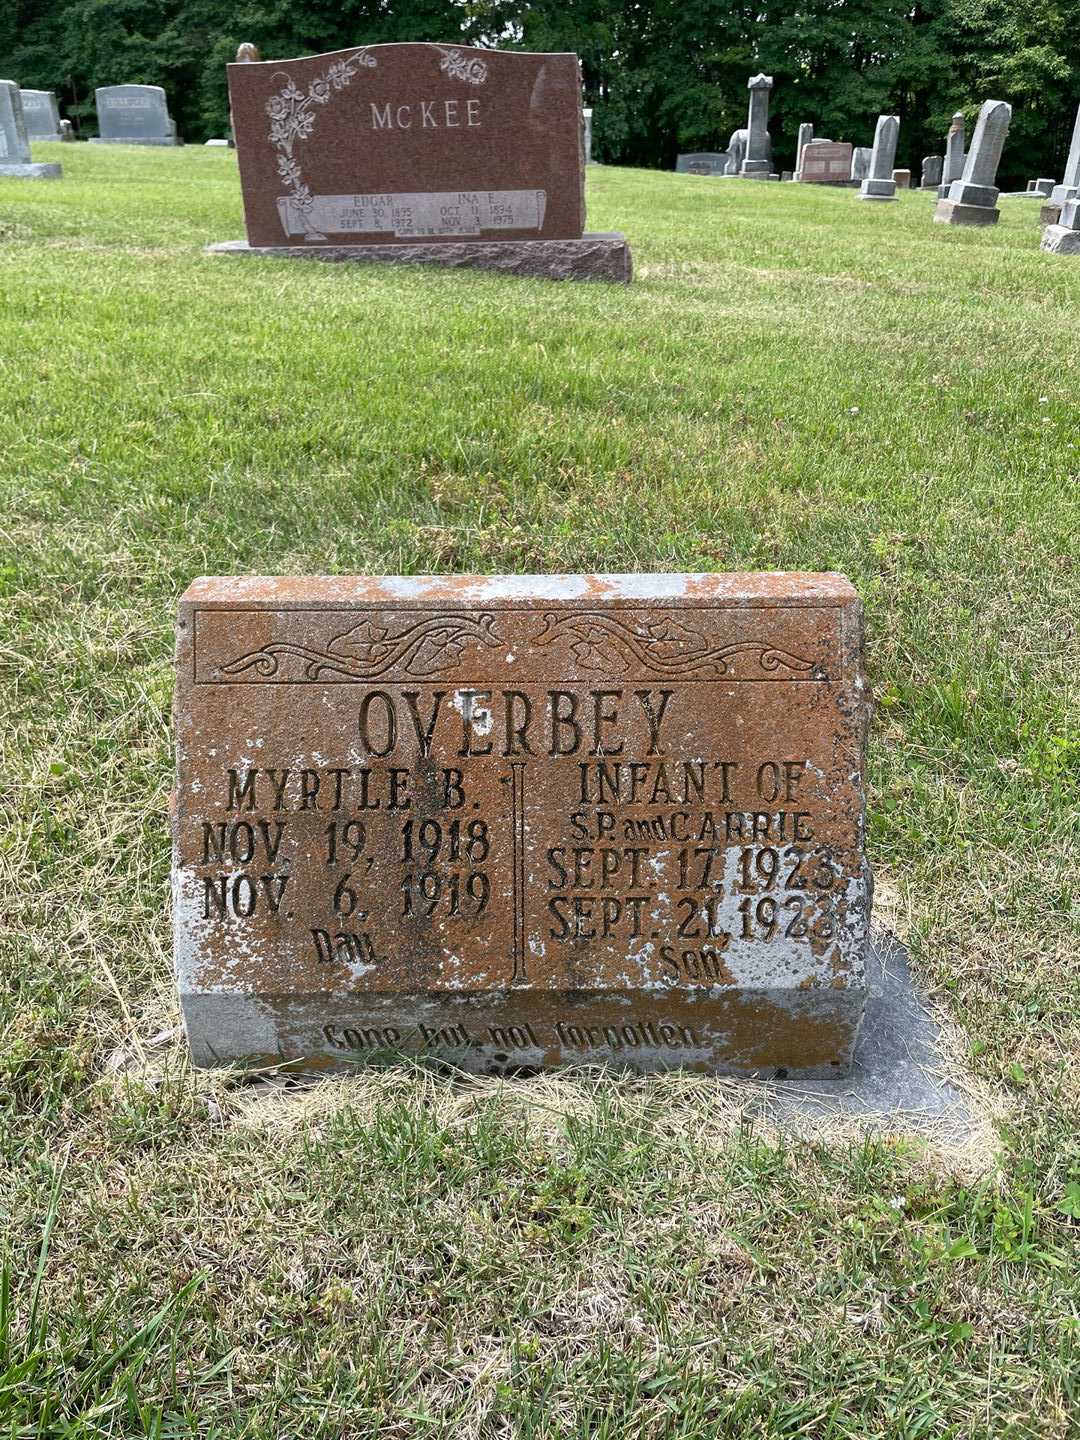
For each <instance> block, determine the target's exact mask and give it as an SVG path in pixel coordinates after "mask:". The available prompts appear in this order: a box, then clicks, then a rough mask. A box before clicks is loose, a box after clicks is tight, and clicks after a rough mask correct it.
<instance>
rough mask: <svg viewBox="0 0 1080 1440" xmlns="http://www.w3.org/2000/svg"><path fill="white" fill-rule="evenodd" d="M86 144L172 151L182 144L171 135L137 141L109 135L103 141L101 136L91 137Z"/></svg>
mask: <svg viewBox="0 0 1080 1440" xmlns="http://www.w3.org/2000/svg"><path fill="white" fill-rule="evenodd" d="M88 143H89V144H91V145H168V146H169V148H170V149H173V148H175V147H176V146H177V145H179V144H181V143H182V142H181V141H179V140H174V139H173V138H172V136H171V135H155V136H154V137H153V138H152V139H146V138H143V139H137V138H135V137H134V136H131V135H125V136H124V137H123V138H122V139H120V138H118V137H115V136H112V135H110V136H109V137H108V139H105V138H104V137H103V136H101V135H93V136H91V138H90V140H89V142H88Z"/></svg>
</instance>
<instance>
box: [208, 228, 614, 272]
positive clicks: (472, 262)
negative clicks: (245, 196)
mask: <svg viewBox="0 0 1080 1440" xmlns="http://www.w3.org/2000/svg"><path fill="white" fill-rule="evenodd" d="M206 253H207V254H208V255H240V256H255V257H261V258H263V259H272V260H322V261H323V262H329V263H331V264H334V263H337V264H343V263H351V264H357V265H440V266H443V267H445V268H447V269H450V270H460V269H470V270H496V271H499V272H500V273H502V274H504V275H522V276H531V277H533V278H535V279H540V280H606V281H610V282H613V283H616V284H623V285H628V284H629V283H630V280H631V279H632V278H633V259H632V257H631V254H630V247H629V245H628V244H627V243H626V236H625V235H620V234H619V233H618V232H615V231H611V232H597V233H595V234H587V235H583V236H582V237H581V239H580V240H467V241H459V240H453V241H445V242H442V243H440V244H416V245H307V246H304V245H249V244H248V242H247V241H246V240H225V241H223V242H221V243H220V244H217V245H208V246H207V249H206Z"/></svg>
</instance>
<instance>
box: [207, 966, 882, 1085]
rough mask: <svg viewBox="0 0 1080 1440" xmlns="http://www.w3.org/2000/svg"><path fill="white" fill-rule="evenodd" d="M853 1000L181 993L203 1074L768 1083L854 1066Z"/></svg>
mask: <svg viewBox="0 0 1080 1440" xmlns="http://www.w3.org/2000/svg"><path fill="white" fill-rule="evenodd" d="M855 978H856V977H854V976H853V977H852V983H851V984H849V985H848V986H847V987H846V988H845V989H843V990H834V989H832V988H831V987H829V988H821V989H809V990H799V989H797V988H795V987H794V986H793V987H791V988H790V989H787V988H777V989H747V988H741V989H731V988H730V987H727V986H720V985H715V986H709V985H701V986H696V987H694V988H693V989H692V990H690V991H687V990H686V989H683V990H671V991H669V992H668V993H667V994H664V995H656V994H648V995H646V994H644V993H638V992H635V993H628V992H623V991H592V992H584V991H575V992H574V993H573V995H561V994H549V995H538V994H537V993H536V992H535V991H531V992H530V991H514V990H497V991H480V992H475V991H474V992H471V993H468V994H451V993H447V992H443V993H441V994H436V993H428V994H421V995H392V994H383V995H378V994H371V993H367V994H362V995H361V994H358V995H355V996H348V995H342V994H340V993H327V994H320V995H307V996H299V995H290V996H282V995H267V996H258V995H244V994H239V993H236V992H232V993H226V992H222V991H216V992H207V993H202V992H197V993H191V992H184V991H181V995H180V1001H181V1005H182V1008H183V1013H184V1024H185V1027H186V1029H187V1035H188V1040H189V1042H190V1045H191V1054H192V1059H193V1061H194V1063H195V1064H196V1065H223V1064H230V1063H244V1064H248V1065H261V1066H265V1065H280V1064H281V1063H282V1062H290V1061H291V1062H294V1063H295V1066H296V1068H297V1069H299V1070H301V1071H304V1072H321V1071H333V1070H348V1069H350V1068H353V1067H355V1066H356V1064H357V1063H360V1062H363V1061H364V1060H368V1059H371V1058H372V1057H373V1056H374V1055H378V1054H380V1053H382V1054H384V1055H385V1054H391V1055H406V1056H409V1057H411V1058H413V1059H425V1060H435V1061H444V1062H446V1063H447V1064H451V1065H454V1066H456V1067H457V1068H458V1069H460V1070H465V1071H468V1072H469V1073H470V1074H478V1075H499V1074H507V1073H512V1072H514V1071H521V1070H529V1071H532V1070H547V1069H551V1068H553V1067H557V1066H560V1065H611V1066H614V1067H616V1068H618V1069H624V1070H633V1071H637V1072H641V1073H644V1072H648V1071H654V1070H672V1069H680V1068H683V1069H687V1070H694V1071H698V1072H702V1073H705V1074H710V1075H751V1076H756V1077H759V1078H767V1079H772V1078H775V1077H777V1076H780V1077H781V1078H784V1077H791V1078H793V1079H794V1078H802V1079H811V1078H818V1079H821V1078H825V1077H831V1078H839V1077H842V1076H844V1075H846V1074H847V1073H848V1071H849V1069H850V1066H851V1057H852V1052H853V1050H854V1048H855V1040H856V1036H857V1034H858V1030H859V1022H860V1020H861V1019H862V1013H863V1006H864V1004H865V1001H866V987H865V982H863V981H861V979H860V981H859V983H855Z"/></svg>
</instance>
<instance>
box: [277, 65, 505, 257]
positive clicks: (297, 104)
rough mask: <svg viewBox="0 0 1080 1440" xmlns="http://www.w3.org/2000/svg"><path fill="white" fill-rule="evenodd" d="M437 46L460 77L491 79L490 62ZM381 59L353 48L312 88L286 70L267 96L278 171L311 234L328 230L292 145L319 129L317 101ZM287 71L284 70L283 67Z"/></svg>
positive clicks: (324, 101)
mask: <svg viewBox="0 0 1080 1440" xmlns="http://www.w3.org/2000/svg"><path fill="white" fill-rule="evenodd" d="M432 49H433V50H436V51H438V53H439V54H440V55H441V56H442V59H441V60H440V62H439V69H440V70H442V71H443V73H444V74H446V75H449V76H451V77H452V78H453V79H455V80H464V81H466V82H467V83H468V84H469V85H482V84H483V83H484V81H485V80H486V79H487V73H488V67H487V65H486V64H485V62H484V61H483V60H478V59H477V58H476V57H475V56H466V55H464V54H463V53H462V51H461V50H459V49H457V48H453V49H447V48H446V47H444V46H442V45H433V46H432ZM377 64H378V61H377V60H376V59H375V56H374V55H371V54H370V53H369V51H368V47H367V46H363V47H362V48H361V49H359V50H354V51H353V53H352V54H351V55H347V56H346V57H345V59H344V60H335V61H334V62H333V64H332V65H329V66H327V68H326V71H325V72H324V73H323V74H322V75H320V76H318V78H317V79H315V80H312V82H311V84H310V85H309V86H308V88H307V92H306V94H305V92H304V91H303V90H301V89H300V87H299V86H298V85H297V83H296V81H295V80H293V79H292V77H291V76H290V75H287V74H286V75H285V81H286V83H285V86H284V88H283V89H281V90H279V91H278V93H277V94H276V95H272V96H271V97H270V99H269V100H268V101H267V102H266V113H267V115H268V116H269V117H270V131H269V137H268V138H269V140H270V144H271V145H273V146H274V148H275V149H276V150H277V151H278V157H277V168H278V174H279V175H280V176H281V178H282V180H283V181H284V182H285V184H286V186H287V187H288V190H289V199H290V200H291V201H292V204H293V206H294V207H295V208H296V210H297V211H299V213H300V217H301V219H302V221H303V224H304V238H305V239H306V240H325V239H326V236H325V235H323V234H322V233H321V232H320V231H318V230H314V229H312V228H311V222H310V216H311V209H312V206H313V205H314V203H315V197H314V196H313V195H312V193H311V187H310V186H309V185H308V184H307V183H306V182H305V180H304V174H303V170H302V168H301V166H300V162H299V160H298V159H297V157H296V156H295V155H294V153H293V147H294V146H295V145H296V144H297V142H298V141H300V140H308V139H310V138H311V135H312V134H313V132H314V130H315V120H316V116H317V114H318V107H319V106H321V105H328V104H329V103H330V101H331V100H332V99H333V97H334V95H335V94H336V93H337V92H339V91H341V90H345V89H347V88H348V87H349V85H350V84H351V83H352V81H353V79H354V77H355V76H356V75H358V74H359V73H360V71H361V70H371V69H374V68H375V66H376V65H377ZM283 73H284V72H283Z"/></svg>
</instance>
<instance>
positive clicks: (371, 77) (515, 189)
mask: <svg viewBox="0 0 1080 1440" xmlns="http://www.w3.org/2000/svg"><path fill="white" fill-rule="evenodd" d="M229 94H230V99H231V103H232V113H233V125H234V130H235V135H236V146H237V153H238V156H239V161H240V181H241V187H242V190H243V197H244V216H245V221H246V226H247V236H248V243H247V245H246V246H244V245H237V244H235V243H234V244H231V245H226V246H214V247H211V248H212V250H213V251H215V252H216V253H227V254H239V253H249V254H250V253H262V252H270V253H275V254H282V253H288V254H290V255H293V256H297V257H301V256H314V257H319V256H320V255H321V256H322V257H323V258H327V259H352V260H367V261H372V260H377V261H391V262H393V261H397V262H399V263H416V262H418V261H423V262H426V263H435V264H444V265H455V264H459V265H478V266H481V267H483V268H488V269H503V270H507V271H509V272H511V273H515V274H534V275H541V276H547V277H549V278H559V279H563V278H565V279H581V280H587V279H609V280H622V281H626V280H629V278H630V252H629V248H628V247H627V245H626V241H625V238H624V237H623V236H621V235H613V234H597V235H585V234H584V223H585V167H584V154H583V127H582V119H581V75H580V67H579V65H578V60H577V56H576V55H569V54H562V55H542V54H525V53H521V52H514V51H500V50H478V49H467V48H465V47H461V46H446V45H435V44H430V45H429V44H401V45H371V46H364V47H361V48H360V49H356V50H342V51H338V52H337V53H335V54H330V55H315V56H309V57H306V58H304V59H299V60H288V61H282V60H275V61H267V62H264V63H261V64H258V63H257V64H238V65H230V66H229Z"/></svg>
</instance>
